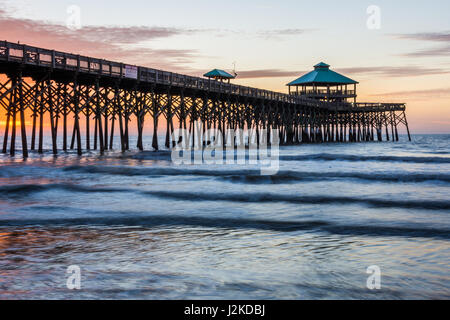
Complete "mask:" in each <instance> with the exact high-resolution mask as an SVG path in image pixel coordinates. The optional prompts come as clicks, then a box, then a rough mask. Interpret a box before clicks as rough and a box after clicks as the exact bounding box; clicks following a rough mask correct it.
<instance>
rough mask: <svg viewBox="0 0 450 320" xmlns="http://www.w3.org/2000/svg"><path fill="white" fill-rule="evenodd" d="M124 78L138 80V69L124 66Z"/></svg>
mask: <svg viewBox="0 0 450 320" xmlns="http://www.w3.org/2000/svg"><path fill="white" fill-rule="evenodd" d="M124 77H125V78H130V79H137V78H138V67H136V66H128V65H126V66H125V73H124Z"/></svg>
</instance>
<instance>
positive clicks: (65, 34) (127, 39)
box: [0, 10, 202, 72]
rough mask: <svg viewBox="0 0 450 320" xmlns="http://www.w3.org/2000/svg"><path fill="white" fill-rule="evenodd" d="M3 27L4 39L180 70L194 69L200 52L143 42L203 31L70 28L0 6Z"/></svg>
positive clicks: (143, 27)
mask: <svg viewBox="0 0 450 320" xmlns="http://www.w3.org/2000/svg"><path fill="white" fill-rule="evenodd" d="M0 30H2V37H3V38H4V40H8V41H11V42H16V41H20V42H21V43H26V44H28V45H33V46H38V47H43V48H48V49H55V50H58V51H64V52H71V53H77V54H83V55H88V56H92V57H96V58H102V59H109V60H114V61H117V60H121V61H124V62H127V63H133V64H139V65H144V66H148V67H154V68H160V69H174V68H176V69H177V71H178V72H181V71H191V69H190V68H189V67H188V66H187V65H188V64H189V63H190V62H192V61H193V60H194V59H195V58H196V57H198V56H199V55H198V52H197V51H195V50H176V49H167V50H165V49H151V48H148V45H147V46H144V45H143V44H142V43H143V42H146V41H150V40H154V39H166V38H170V37H174V36H178V35H192V34H194V33H197V32H201V31H202V30H194V29H179V28H166V27H146V26H130V27H128V26H126V27H125V26H85V27H83V28H81V29H80V30H70V29H68V28H66V26H63V25H59V24H53V23H48V22H45V21H37V20H31V19H19V18H14V17H11V16H10V15H8V14H7V13H6V12H5V11H4V10H0ZM2 40H3V39H2Z"/></svg>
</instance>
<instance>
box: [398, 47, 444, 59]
mask: <svg viewBox="0 0 450 320" xmlns="http://www.w3.org/2000/svg"><path fill="white" fill-rule="evenodd" d="M449 55H450V45H449V46H445V47H437V48H432V49H422V50H417V51H414V52H409V53H405V54H403V56H406V57H441V56H446V57H448V56H449Z"/></svg>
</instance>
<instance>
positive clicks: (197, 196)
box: [142, 191, 450, 210]
mask: <svg viewBox="0 0 450 320" xmlns="http://www.w3.org/2000/svg"><path fill="white" fill-rule="evenodd" d="M142 193H143V194H146V195H150V196H154V197H159V198H164V199H173V200H184V201H228V202H244V203H245V202H248V203H269V202H286V203H294V204H313V205H314V204H318V205H320V204H359V205H366V206H370V207H375V208H404V209H428V210H450V201H445V200H443V201H442V200H394V199H377V198H364V197H343V196H322V195H320V196H314V195H312V196H309V195H304V196H302V195H282V194H274V193H192V192H167V191H143V192H142Z"/></svg>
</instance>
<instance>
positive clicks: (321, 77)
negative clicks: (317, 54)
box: [287, 62, 358, 86]
mask: <svg viewBox="0 0 450 320" xmlns="http://www.w3.org/2000/svg"><path fill="white" fill-rule="evenodd" d="M356 83H358V82H357V81H355V80H352V79H350V78H347V77H346V76H343V75H342V74H340V73H337V72H335V71H332V70H330V66H329V65H328V64H326V63H323V62H320V63H318V64H316V65H315V66H314V70H313V71H311V72H309V73H307V74H305V75H303V76H301V77H300V78H298V79H296V80H294V81H292V82H290V83H288V84H287V85H288V86H300V85H308V84H316V85H327V84H331V85H340V84H356Z"/></svg>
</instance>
